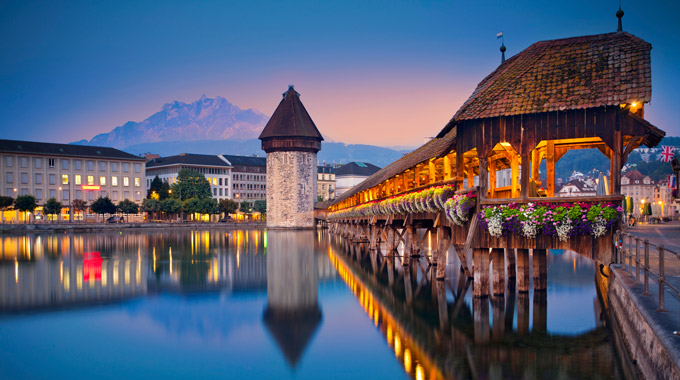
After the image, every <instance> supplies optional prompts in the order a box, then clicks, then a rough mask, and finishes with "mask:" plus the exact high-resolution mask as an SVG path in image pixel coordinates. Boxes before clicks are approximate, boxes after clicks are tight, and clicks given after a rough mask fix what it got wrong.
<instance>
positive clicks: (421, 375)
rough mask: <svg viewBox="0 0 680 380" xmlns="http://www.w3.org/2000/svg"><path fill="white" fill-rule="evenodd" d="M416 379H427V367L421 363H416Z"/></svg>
mask: <svg viewBox="0 0 680 380" xmlns="http://www.w3.org/2000/svg"><path fill="white" fill-rule="evenodd" d="M416 380H425V369H424V368H423V366H422V365H420V364H416Z"/></svg>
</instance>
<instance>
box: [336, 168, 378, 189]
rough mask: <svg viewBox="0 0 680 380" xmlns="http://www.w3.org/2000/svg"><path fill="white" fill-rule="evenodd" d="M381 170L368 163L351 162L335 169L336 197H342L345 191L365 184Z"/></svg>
mask: <svg viewBox="0 0 680 380" xmlns="http://www.w3.org/2000/svg"><path fill="white" fill-rule="evenodd" d="M378 170H380V168H379V167H377V166H375V165H373V164H370V163H368V162H350V163H348V164H345V165H342V166H340V167H339V168H335V180H336V188H335V195H336V196H340V195H342V193H344V192H345V191H347V190H349V189H351V188H353V187H354V186H356V185H358V184H360V183H361V182H363V181H364V180H365V179H366V178H368V177H370V176H372V175H373V174H374V173H376V172H378Z"/></svg>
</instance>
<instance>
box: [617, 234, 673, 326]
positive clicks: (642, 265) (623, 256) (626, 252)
mask: <svg viewBox="0 0 680 380" xmlns="http://www.w3.org/2000/svg"><path fill="white" fill-rule="evenodd" d="M626 241H627V243H628V244H627V248H626ZM633 242H635V244H633ZM640 242H642V250H643V252H642V255H643V257H642V258H641V257H640V255H641V253H640ZM614 244H616V248H617V250H618V255H617V263H619V264H623V267H624V269H625V270H626V271H627V272H629V273H631V274H632V273H633V272H635V279H636V280H637V281H638V282H640V269H642V275H643V280H642V281H643V284H644V286H643V292H642V295H643V296H650V295H651V294H650V293H649V279H650V278H652V279H653V280H655V281H656V283H657V285H658V286H659V287H658V308H657V309H656V311H657V312H666V311H667V310H666V298H665V293H666V289H668V291H669V293H670V294H671V295H672V296H673V297H675V298H676V299H677V300H678V301H680V289H678V288H677V287H675V286H674V285H673V284H671V283H669V282H668V281H666V264H667V260H680V254H678V253H677V252H673V251H672V250H670V249H667V248H665V247H664V246H663V245H658V246H657V245H655V244H652V243H650V242H649V240H647V239H644V240H642V239H640V238H639V237H637V236H634V235H631V234H628V233H625V232H621V231H616V239H615V240H614ZM650 248H652V249H655V250H656V251H657V254H658V259H659V264H658V266H657V268H656V270H657V271H656V272H655V271H654V269H653V268H652V267H651V266H650V265H649V250H650ZM666 254H668V256H669V257H668V259H667V258H666ZM626 260H627V261H626ZM633 264H634V265H633ZM633 267H634V268H633ZM679 330H680V329H679ZM679 330H676V331H673V334H675V335H680V331H679Z"/></svg>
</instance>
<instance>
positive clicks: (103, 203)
mask: <svg viewBox="0 0 680 380" xmlns="http://www.w3.org/2000/svg"><path fill="white" fill-rule="evenodd" d="M90 209H92V212H94V213H95V214H99V215H101V216H102V219H103V218H104V214H113V213H115V212H116V205H114V204H113V202H111V199H109V197H103V198H102V197H99V198H97V199H95V201H94V202H92V204H91V205H90Z"/></svg>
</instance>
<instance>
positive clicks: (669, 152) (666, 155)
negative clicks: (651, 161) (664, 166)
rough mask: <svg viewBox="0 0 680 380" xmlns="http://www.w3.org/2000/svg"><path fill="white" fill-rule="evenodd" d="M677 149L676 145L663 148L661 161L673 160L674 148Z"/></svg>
mask: <svg viewBox="0 0 680 380" xmlns="http://www.w3.org/2000/svg"><path fill="white" fill-rule="evenodd" d="M674 149H675V147H674V146H665V147H663V149H662V150H661V161H663V162H671V160H672V159H673V150H674Z"/></svg>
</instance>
